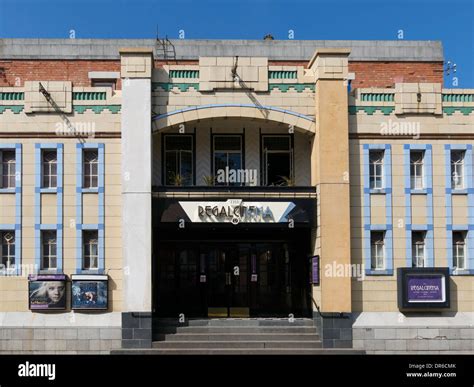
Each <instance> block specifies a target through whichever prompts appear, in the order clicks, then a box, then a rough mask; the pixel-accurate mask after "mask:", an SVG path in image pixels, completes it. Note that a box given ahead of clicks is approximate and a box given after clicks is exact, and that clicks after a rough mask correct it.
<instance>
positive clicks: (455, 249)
mask: <svg viewBox="0 0 474 387" xmlns="http://www.w3.org/2000/svg"><path fill="white" fill-rule="evenodd" d="M467 234H468V233H467V231H461V230H456V231H453V235H452V254H453V269H454V270H455V271H457V270H460V271H462V270H467V269H468V268H467V265H466V263H467V261H468V256H467V254H468V248H467V238H468V235H467ZM456 235H458V236H459V235H461V238H460V239H461V240H462V242H461V243H458V241H456V238H455V236H456ZM459 246H462V250H463V256H462V259H463V265H462V267H459V266H457V263H459V255H458V253H459V250H458V247H459Z"/></svg>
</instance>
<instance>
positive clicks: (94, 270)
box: [76, 269, 105, 275]
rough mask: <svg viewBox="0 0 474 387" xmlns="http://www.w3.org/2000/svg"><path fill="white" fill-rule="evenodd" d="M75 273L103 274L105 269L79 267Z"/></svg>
mask: <svg viewBox="0 0 474 387" xmlns="http://www.w3.org/2000/svg"><path fill="white" fill-rule="evenodd" d="M76 274H88V275H94V274H96V275H103V274H105V270H104V269H80V270H76Z"/></svg>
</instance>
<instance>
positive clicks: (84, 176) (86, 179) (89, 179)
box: [82, 148, 100, 189]
mask: <svg viewBox="0 0 474 387" xmlns="http://www.w3.org/2000/svg"><path fill="white" fill-rule="evenodd" d="M88 153H89V154H90V153H95V154H96V160H95V162H90V161H87V160H86V155H87V154H88ZM99 158H100V156H99V149H98V148H84V149H82V188H85V189H98V188H99ZM93 165H95V167H96V172H97V173H96V174H92V173H86V170H87V166H88V167H89V168H90V170H89V172H90V171H91V170H92V167H93ZM94 178H95V179H96V185H93V184H92V181H93V179H94ZM86 182H88V183H87V184H86Z"/></svg>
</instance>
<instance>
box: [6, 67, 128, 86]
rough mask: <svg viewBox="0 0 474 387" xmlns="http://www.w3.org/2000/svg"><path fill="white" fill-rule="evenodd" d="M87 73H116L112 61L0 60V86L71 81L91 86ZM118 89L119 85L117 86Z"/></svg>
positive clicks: (118, 68)
mask: <svg viewBox="0 0 474 387" xmlns="http://www.w3.org/2000/svg"><path fill="white" fill-rule="evenodd" d="M89 71H118V72H120V61H112V60H41V61H40V60H0V86H11V87H13V86H23V85H24V83H25V81H39V80H45V81H46V80H48V81H72V83H73V85H74V86H83V87H88V86H91V81H90V79H89V75H88V74H89ZM117 87H118V88H120V85H117Z"/></svg>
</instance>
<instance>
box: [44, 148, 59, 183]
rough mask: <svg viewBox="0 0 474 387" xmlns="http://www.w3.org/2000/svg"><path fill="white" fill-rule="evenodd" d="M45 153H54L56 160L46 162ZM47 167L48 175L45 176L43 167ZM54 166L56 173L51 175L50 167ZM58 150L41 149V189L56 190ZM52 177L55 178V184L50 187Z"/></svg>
mask: <svg viewBox="0 0 474 387" xmlns="http://www.w3.org/2000/svg"><path fill="white" fill-rule="evenodd" d="M47 153H54V154H55V155H56V158H55V160H54V162H53V161H51V162H46V160H45V158H46V154H47ZM46 165H47V166H48V174H45V167H46ZM53 165H55V167H56V173H55V174H52V173H51V169H52V166H53ZM58 166H59V164H58V149H57V148H52V149H50V148H43V149H41V188H42V189H57V188H58ZM53 177H55V178H56V184H54V185H52V179H53ZM45 178H47V181H48V185H46V184H45Z"/></svg>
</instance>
